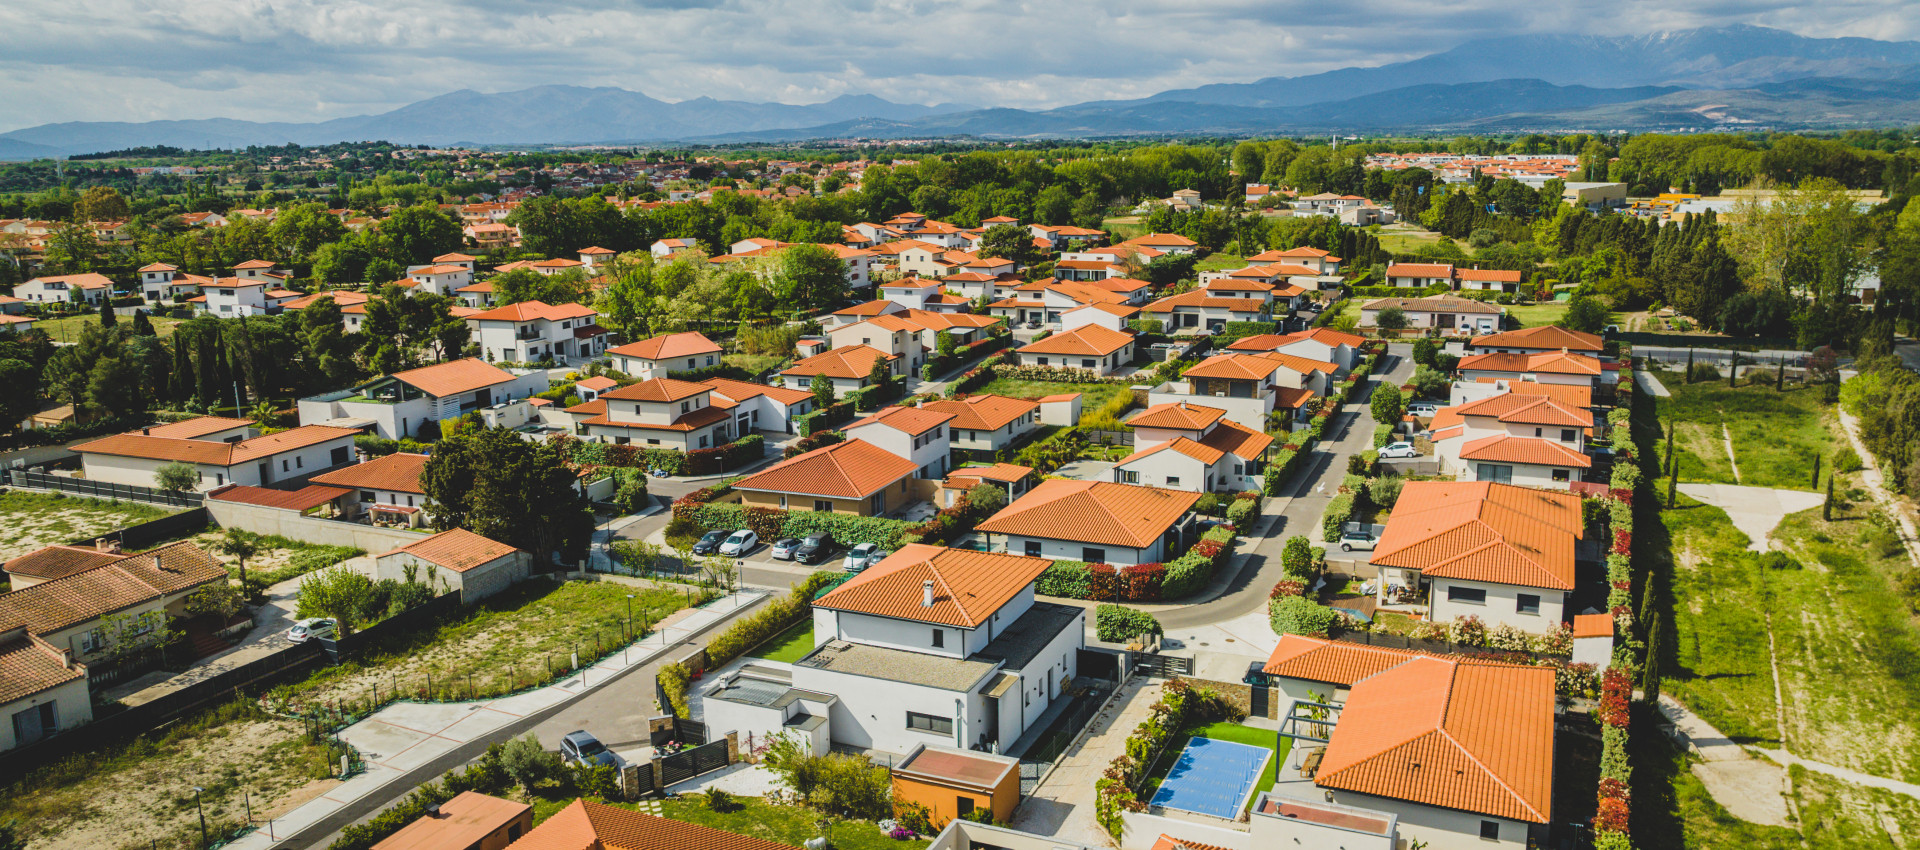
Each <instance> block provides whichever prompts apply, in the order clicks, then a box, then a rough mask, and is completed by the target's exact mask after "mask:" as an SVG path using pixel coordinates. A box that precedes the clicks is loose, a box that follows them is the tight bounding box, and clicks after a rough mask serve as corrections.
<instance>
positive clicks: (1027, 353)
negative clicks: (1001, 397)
mask: <svg viewBox="0 0 1920 850" xmlns="http://www.w3.org/2000/svg"><path fill="white" fill-rule="evenodd" d="M1134 341H1135V339H1134V336H1133V334H1132V333H1129V332H1127V331H1117V330H1111V329H1108V328H1104V327H1101V326H1099V325H1083V326H1081V327H1077V328H1074V329H1073V330H1070V331H1061V332H1060V333H1057V334H1054V335H1052V336H1049V337H1047V338H1046V339H1042V340H1039V341H1036V342H1030V343H1027V344H1026V345H1024V346H1021V347H1020V348H1019V350H1018V351H1017V352H1016V354H1017V356H1018V357H1019V361H1020V364H1021V365H1023V366H1047V367H1051V368H1058V369H1086V370H1089V371H1091V372H1093V373H1094V374H1096V375H1100V376H1106V375H1113V374H1119V373H1122V372H1128V371H1132V369H1133V345H1134Z"/></svg>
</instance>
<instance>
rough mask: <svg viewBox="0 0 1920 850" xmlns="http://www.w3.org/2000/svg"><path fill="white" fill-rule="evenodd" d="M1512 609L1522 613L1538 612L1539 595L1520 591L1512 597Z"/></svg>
mask: <svg viewBox="0 0 1920 850" xmlns="http://www.w3.org/2000/svg"><path fill="white" fill-rule="evenodd" d="M1513 610H1515V611H1518V612H1519V613H1522V614H1538V613H1540V597H1538V596H1535V595H1534V594H1531V593H1522V594H1520V595H1519V596H1516V597H1514V603H1513Z"/></svg>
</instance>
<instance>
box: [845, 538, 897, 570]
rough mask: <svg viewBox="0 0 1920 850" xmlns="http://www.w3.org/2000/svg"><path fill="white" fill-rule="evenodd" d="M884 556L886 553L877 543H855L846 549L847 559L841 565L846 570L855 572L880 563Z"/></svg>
mask: <svg viewBox="0 0 1920 850" xmlns="http://www.w3.org/2000/svg"><path fill="white" fill-rule="evenodd" d="M886 557H887V553H886V552H885V551H883V550H881V548H880V547H879V546H877V545H874V544H872V543H857V544H855V545H854V547H853V548H851V549H848V550H847V559H846V562H845V564H844V565H843V566H844V567H845V568H846V571H847V572H850V573H857V572H859V571H861V570H864V569H866V568H868V567H871V566H873V565H874V564H878V563H880V562H881V561H882V560H884V559H885V558H886Z"/></svg>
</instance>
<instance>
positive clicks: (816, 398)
mask: <svg viewBox="0 0 1920 850" xmlns="http://www.w3.org/2000/svg"><path fill="white" fill-rule="evenodd" d="M807 389H809V390H811V391H813V406H814V409H816V410H824V409H826V408H829V407H832V406H833V404H834V403H835V402H836V401H838V400H839V399H838V397H837V396H835V395H834V392H833V379H832V378H829V377H827V376H826V375H824V374H820V375H814V376H813V381H812V382H811V383H809V384H808V385H807Z"/></svg>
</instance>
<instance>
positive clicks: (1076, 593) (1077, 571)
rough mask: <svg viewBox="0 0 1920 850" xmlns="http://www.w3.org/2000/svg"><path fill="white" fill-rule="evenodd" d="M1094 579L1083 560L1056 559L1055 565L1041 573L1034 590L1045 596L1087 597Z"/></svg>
mask: <svg viewBox="0 0 1920 850" xmlns="http://www.w3.org/2000/svg"><path fill="white" fill-rule="evenodd" d="M1092 579H1093V576H1092V574H1091V573H1090V572H1089V571H1088V570H1087V565H1086V563H1085V562H1083V561H1054V562H1053V566H1050V567H1047V569H1046V570H1045V571H1044V572H1042V573H1040V578H1039V580H1037V581H1036V582H1034V587H1033V590H1034V592H1035V593H1038V594H1041V595H1044V596H1059V597H1064V598H1067V599H1086V598H1087V593H1088V591H1089V590H1090V589H1091V585H1092Z"/></svg>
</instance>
